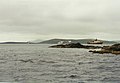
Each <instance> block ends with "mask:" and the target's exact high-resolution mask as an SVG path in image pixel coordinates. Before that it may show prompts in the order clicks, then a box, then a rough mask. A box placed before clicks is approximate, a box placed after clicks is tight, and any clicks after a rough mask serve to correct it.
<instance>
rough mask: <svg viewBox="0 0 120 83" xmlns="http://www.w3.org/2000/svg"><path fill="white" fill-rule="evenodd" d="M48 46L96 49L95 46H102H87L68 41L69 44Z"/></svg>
mask: <svg viewBox="0 0 120 83" xmlns="http://www.w3.org/2000/svg"><path fill="white" fill-rule="evenodd" d="M50 48H86V49H97V48H102V47H100V46H87V45H82V44H80V43H69V44H60V45H54V46H50Z"/></svg>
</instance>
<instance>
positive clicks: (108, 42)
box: [40, 39, 117, 44]
mask: <svg viewBox="0 0 120 83" xmlns="http://www.w3.org/2000/svg"><path fill="white" fill-rule="evenodd" d="M93 40H94V39H50V40H46V41H42V42H40V43H41V44H57V43H58V42H60V41H72V42H73V43H76V42H79V43H82V44H87V42H88V41H93ZM101 41H103V42H104V44H114V43H117V42H116V41H108V40H101Z"/></svg>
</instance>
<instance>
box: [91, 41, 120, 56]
mask: <svg viewBox="0 0 120 83" xmlns="http://www.w3.org/2000/svg"><path fill="white" fill-rule="evenodd" d="M89 52H92V53H99V54H104V53H112V54H120V43H118V44H114V45H112V46H103V47H102V49H101V50H98V51H96V50H90V51H89Z"/></svg>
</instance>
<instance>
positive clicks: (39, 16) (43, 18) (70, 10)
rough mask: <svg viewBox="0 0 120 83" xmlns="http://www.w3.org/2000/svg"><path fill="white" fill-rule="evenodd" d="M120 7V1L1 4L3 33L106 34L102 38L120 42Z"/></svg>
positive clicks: (12, 0) (35, 0) (6, 1)
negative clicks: (114, 37) (119, 38)
mask: <svg viewBox="0 0 120 83" xmlns="http://www.w3.org/2000/svg"><path fill="white" fill-rule="evenodd" d="M119 3H120V1H119V0H1V1H0V32H1V33H5V34H6V33H8V32H9V33H15V34H24V35H27V34H35V35H36V36H40V35H42V36H44V35H45V36H48V37H49V35H54V36H55V35H57V37H61V34H65V35H74V36H76V35H81V36H83V35H87V37H88V36H89V35H92V34H93V35H92V36H94V33H106V34H109V37H108V35H107V36H106V37H104V36H103V37H101V38H107V37H108V38H110V36H111V39H112V37H113V36H112V35H115V36H116V38H118V37H119V34H120V32H119V31H120V28H119V26H120V24H119V22H120V16H119V14H120V6H119ZM101 35H102V34H101ZM27 36H28V35H27ZM81 36H80V37H81ZM6 37H7V36H6ZM16 37H17V36H16ZM78 37H79V36H78ZM23 39H24V38H23Z"/></svg>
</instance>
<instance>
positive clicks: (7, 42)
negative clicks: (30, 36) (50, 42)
mask: <svg viewBox="0 0 120 83" xmlns="http://www.w3.org/2000/svg"><path fill="white" fill-rule="evenodd" d="M0 44H34V43H32V42H1V43H0Z"/></svg>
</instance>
